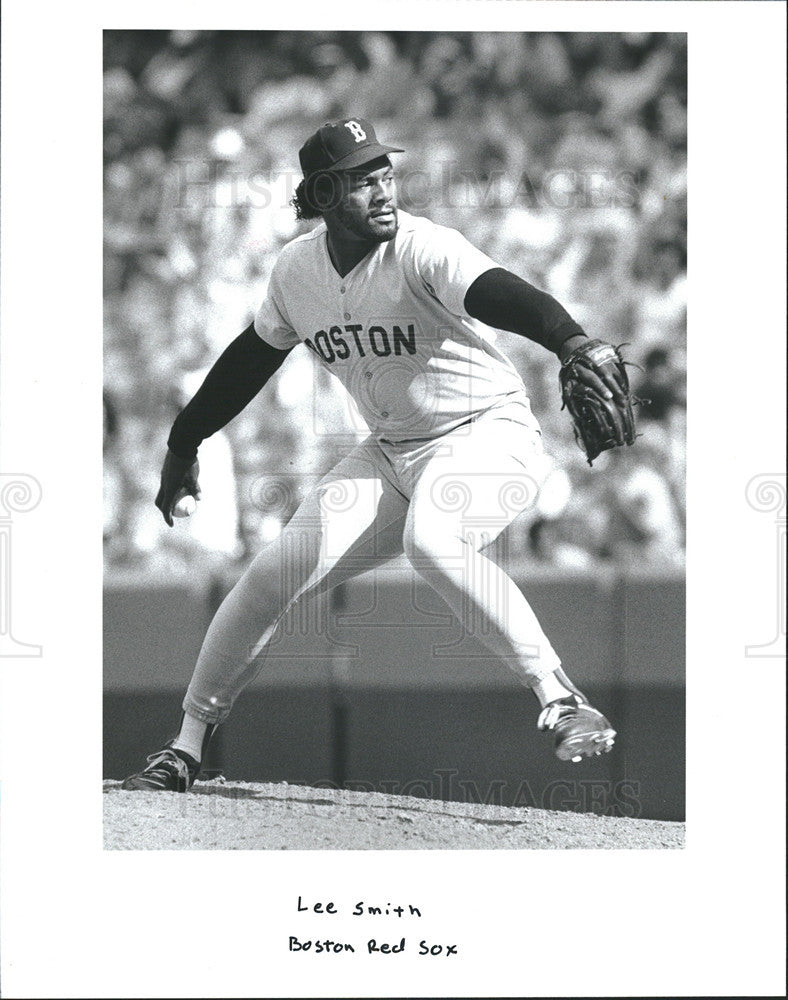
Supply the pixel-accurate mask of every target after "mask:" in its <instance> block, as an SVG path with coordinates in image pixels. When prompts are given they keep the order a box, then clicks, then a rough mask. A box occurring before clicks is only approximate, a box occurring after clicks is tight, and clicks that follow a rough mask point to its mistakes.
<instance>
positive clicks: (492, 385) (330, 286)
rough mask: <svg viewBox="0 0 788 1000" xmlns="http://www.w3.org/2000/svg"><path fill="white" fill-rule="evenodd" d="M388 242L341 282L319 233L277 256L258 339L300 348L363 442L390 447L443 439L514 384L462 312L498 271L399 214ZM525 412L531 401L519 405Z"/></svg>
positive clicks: (481, 331) (484, 331)
mask: <svg viewBox="0 0 788 1000" xmlns="http://www.w3.org/2000/svg"><path fill="white" fill-rule="evenodd" d="M398 219H399V229H398V232H397V235H396V236H395V237H394V239H393V240H390V241H389V242H387V243H380V244H378V245H376V246H375V248H374V249H373V250H371V251H370V252H369V254H367V256H365V257H364V258H363V259H362V260H361V261H359V263H358V264H357V265H356V266H355V267H354V268H353V269H352V270H351V271H350V272H349V273H348V274H346V275H345V276H344V277H340V276H339V274H338V273H337V271H336V270H335V268H334V266H333V264H332V262H331V258H330V256H329V253H328V244H327V230H326V226H325V223H321V224H320V225H318V226H317V227H316V228H315V229H314V230H312V232H310V233H307V234H305V235H303V236H299V237H297V238H296V239H295V240H292V241H291V242H290V243H288V244H287V245H286V246H285V247H284V248H283V250H282V251H281V253H280V255H279V257H278V259H277V261H276V263H275V265H274V268H273V271H272V274H271V279H270V282H269V286H268V292H267V295H266V298H265V300H264V302H263V304H262V305H261V307H260V309H259V311H258V313H257V316H256V317H255V329H256V331H257V334H258V336H260V337H261V338H262V339H263V340H264V341H266V343H268V344H270V345H271V346H272V347H275V348H279V349H286V348H289V347H293V346H294V345H296V344H298V343H304V344H305V345H306V346H307V348H308V349H309V350H310V351H312V352H313V353H314V354H315V356H316V357H317V358H318V359H319V361H320V363H321V364H323V365H324V366H325V367H326V368H328V370H329V371H330V372H332V374H334V375H336V377H337V378H338V379H339V380H340V381H341V382H342V384H343V385H344V386H345V388H346V389H347V391H348V392H349V393H350V395H351V396H352V397H353V399H354V401H355V403H356V405H357V407H358V409H359V412H360V413H361V415H362V416H363V418H364V420H365V421H366V423H367V424H368V425H369V428H370V430H371V432H372V433H373V434H374V435H375V436H376V437H378V438H379V439H381V440H384V441H391V442H394V443H397V442H404V441H419V440H425V439H428V438H433V437H436V436H438V435H442V434H445V433H448V432H449V431H451V430H453V429H454V428H456V427H459V426H460V425H461V424H463V423H465V422H467V421H468V420H469V418H471V417H473V416H475V415H476V414H479V413H482V412H484V411H485V410H487V409H489V408H490V407H491V406H494V405H496V404H497V403H500V402H501V401H502V400H503V399H504V398H506V397H508V396H510V395H512V394H514V393H519V394H521V395H523V396H524V394H525V390H524V386H523V383H522V380H521V378H520V376H519V374H518V373H517V371H516V369H515V368H514V366H513V365H512V363H511V361H510V360H509V359H508V358H507V357H506V356H505V355H504V354H502V353H501V352H500V351H499V350H498V349H497V348H496V346H495V344H494V343H493V340H492V331H491V330H490V328H489V327H487V326H485V325H484V324H483V323H480V322H479V321H477V320H474V319H472V318H471V317H470V316H468V315H467V313H466V312H465V307H464V300H465V293H466V292H467V290H468V288H469V287H470V285H471V284H473V282H474V281H475V280H476V278H478V276H479V275H480V274H483V273H484V272H485V271H488V270H490V268H494V267H497V266H498V265H497V264H496V263H495V262H494V261H493V260H491V259H490V258H489V257H488V256H487V255H486V254H484V253H482V252H481V251H480V250H478V249H477V248H476V247H474V246H473V245H472V244H471V243H469V242H468V240H466V239H465V237H464V236H462V235H461V234H460V233H459V232H457V231H456V230H454V229H448V228H446V227H445V226H439V225H436V224H435V223H433V222H431V221H429V220H428V219H424V218H417V217H415V216H412V215H409V214H408V213H407V212H402V211H400V212H398ZM526 403H527V400H526Z"/></svg>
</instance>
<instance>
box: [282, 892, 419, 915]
mask: <svg viewBox="0 0 788 1000" xmlns="http://www.w3.org/2000/svg"><path fill="white" fill-rule="evenodd" d="M297 910H298V912H299V913H320V914H327V915H329V916H333V915H334V914H337V913H339V912H340V911H339V910H338V909H337V908H336V904H335V903H334V902H333V900H329V901H328V902H327V903H320V902H318V903H305V902H304V901H303V898H302V897H301V896H299V897H298V906H297ZM350 915H351V916H352V917H390V916H396V917H420V916H421V910H420V909H419V908H418V906H412V905H411V904H410V903H408V906H407V909H406V908H405V907H404V906H392V905H391V903H386V905H385V906H370V905H368V904H367V903H365V902H364V900H363V899H362V900H359V902H358V903H356V905H355V906H354V907H353V909H352V910H351V911H350Z"/></svg>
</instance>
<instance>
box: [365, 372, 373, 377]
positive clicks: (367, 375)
mask: <svg viewBox="0 0 788 1000" xmlns="http://www.w3.org/2000/svg"><path fill="white" fill-rule="evenodd" d="M364 378H372V372H364Z"/></svg>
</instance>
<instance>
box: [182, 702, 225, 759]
mask: <svg viewBox="0 0 788 1000" xmlns="http://www.w3.org/2000/svg"><path fill="white" fill-rule="evenodd" d="M214 728H215V727H214V726H209V725H208V723H207V722H201V721H200V720H199V719H195V718H194V716H193V715H189V714H188V713H187V712H184V713H183V718H182V719H181V731H180V732H179V733H178V735H177V736H176V737H175V739H174V740H173V743H172V747H173V749H174V750H183V752H184V753H187V754H188V755H189V756H190V757H193V758H194V759H195V760H196V761H197V763H199V762H200V761H201V760H202V751H203V747H204V746H205V743H206V739H205V737H206V735H208V730H209V729H211V731H213V729H214Z"/></svg>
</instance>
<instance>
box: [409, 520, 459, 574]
mask: <svg viewBox="0 0 788 1000" xmlns="http://www.w3.org/2000/svg"><path fill="white" fill-rule="evenodd" d="M458 544H460V541H459V539H456V538H453V537H450V536H447V535H446V534H445V532H441V531H439V530H436V528H435V526H432V528H421V527H416V526H414V525H409V526H408V527H407V529H406V530H405V532H404V534H403V536H402V547H403V549H404V551H405V558H406V559H407V560H408V562H409V563H410V564H411V566H412V567H413V569H415V570H416V572H417V573H423V572H426V571H428V570H431V569H436V568H439V567H440V566H441V564H442V563H443V562H444V561H445V560H446V559H447V558H449V557H450V556H451V555H452V553H453V552H454V551H455V550H456V548H457V546H458Z"/></svg>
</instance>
